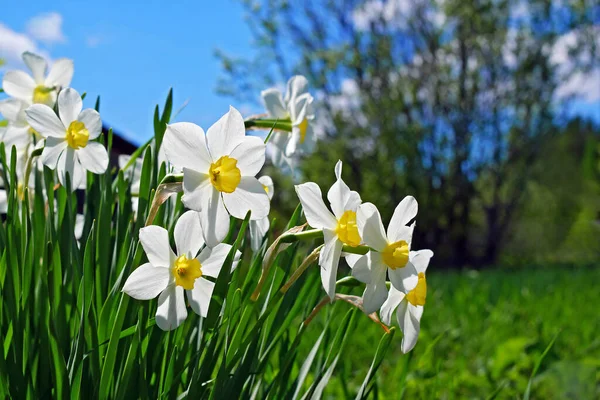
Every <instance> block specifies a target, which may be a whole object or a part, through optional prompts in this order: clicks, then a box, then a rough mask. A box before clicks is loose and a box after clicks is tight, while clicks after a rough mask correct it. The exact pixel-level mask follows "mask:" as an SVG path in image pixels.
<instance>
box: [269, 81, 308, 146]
mask: <svg viewBox="0 0 600 400" xmlns="http://www.w3.org/2000/svg"><path fill="white" fill-rule="evenodd" d="M261 96H262V99H263V102H264V104H265V108H266V109H267V112H268V113H269V116H270V117H271V118H278V119H280V120H288V121H290V122H291V124H292V132H291V134H290V133H287V132H273V136H272V137H271V141H272V143H273V144H275V146H276V147H277V148H278V149H279V151H281V152H282V153H283V157H291V156H293V155H295V154H307V153H310V152H312V151H313V148H314V145H315V140H316V138H315V134H314V131H313V123H312V121H313V120H314V118H315V113H314V110H313V106H312V102H313V97H312V95H311V94H310V93H309V92H308V80H307V79H306V78H305V77H304V76H301V75H296V76H293V77H292V78H290V80H289V81H288V83H287V89H286V93H285V97H282V95H281V91H280V90H279V89H277V88H271V89H267V90H263V91H262V92H261ZM274 157H275V156H274ZM277 157H281V156H280V155H277Z"/></svg>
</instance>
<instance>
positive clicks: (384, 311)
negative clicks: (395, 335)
mask: <svg viewBox="0 0 600 400" xmlns="http://www.w3.org/2000/svg"><path fill="white" fill-rule="evenodd" d="M404 297H406V295H405V294H404V293H402V292H401V291H399V290H398V289H396V288H395V287H393V286H392V287H390V291H389V292H388V295H387V299H386V300H385V302H384V303H383V304H382V306H381V310H380V311H379V316H380V317H381V322H383V323H384V324H386V325H390V324H391V322H392V314H393V313H394V310H396V308H398V306H399V305H400V303H401V302H402V300H404Z"/></svg>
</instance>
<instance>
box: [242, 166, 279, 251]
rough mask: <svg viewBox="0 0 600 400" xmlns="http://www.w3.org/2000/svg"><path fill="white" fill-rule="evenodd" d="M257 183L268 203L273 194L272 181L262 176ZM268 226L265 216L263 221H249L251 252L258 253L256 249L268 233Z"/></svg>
mask: <svg viewBox="0 0 600 400" xmlns="http://www.w3.org/2000/svg"><path fill="white" fill-rule="evenodd" d="M258 181H259V182H260V184H261V185H262V186H263V188H264V189H265V192H266V193H267V196H268V197H269V201H270V200H271V199H272V198H273V195H274V194H275V192H274V186H273V179H271V177H270V176H267V175H264V176H261V177H260V178H258ZM270 226H271V223H270V222H269V216H266V217H264V218H263V219H259V220H254V221H250V224H249V226H248V229H249V230H250V247H251V248H252V251H258V249H260V245H261V244H262V241H263V238H264V237H265V235H266V234H267V232H269V227H270Z"/></svg>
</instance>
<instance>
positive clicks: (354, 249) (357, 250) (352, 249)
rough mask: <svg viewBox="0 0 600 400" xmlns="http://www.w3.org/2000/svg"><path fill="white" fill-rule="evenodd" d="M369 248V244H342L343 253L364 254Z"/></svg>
mask: <svg viewBox="0 0 600 400" xmlns="http://www.w3.org/2000/svg"><path fill="white" fill-rule="evenodd" d="M369 250H371V248H370V247H369V246H348V245H344V246H343V247H342V251H343V252H344V253H352V254H360V255H361V256H362V255H365V254H367V253H368V252H369Z"/></svg>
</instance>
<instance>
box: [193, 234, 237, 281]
mask: <svg viewBox="0 0 600 400" xmlns="http://www.w3.org/2000/svg"><path fill="white" fill-rule="evenodd" d="M231 247H232V246H231V245H230V244H227V243H219V244H218V245H216V246H215V247H213V248H210V247H205V248H204V249H203V250H202V252H201V253H200V255H199V256H198V260H199V261H200V264H201V265H202V274H204V275H206V276H210V277H213V278H216V277H217V276H219V273H220V272H221V268H223V263H224V262H225V258H227V255H228V254H229V252H230V251H231ZM241 254H242V253H240V252H239V251H237V252H236V255H235V256H234V264H235V260H236V259H237V260H238V261H239V258H240V256H241ZM234 268H235V267H234V266H232V269H234Z"/></svg>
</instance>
